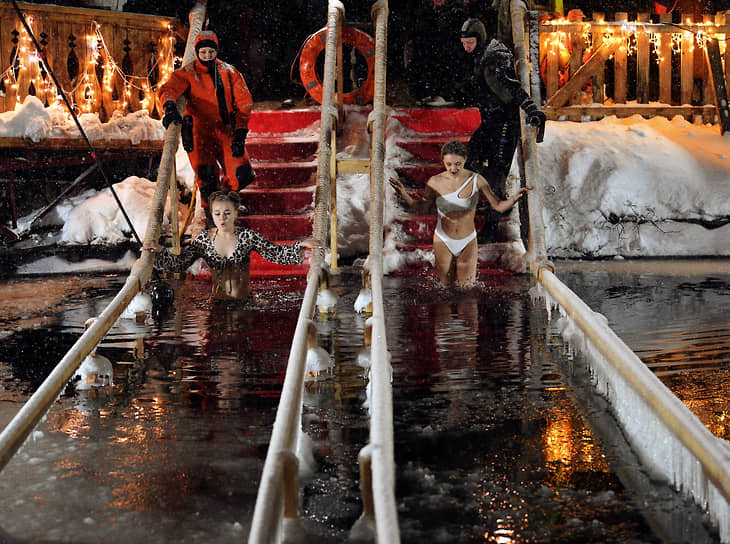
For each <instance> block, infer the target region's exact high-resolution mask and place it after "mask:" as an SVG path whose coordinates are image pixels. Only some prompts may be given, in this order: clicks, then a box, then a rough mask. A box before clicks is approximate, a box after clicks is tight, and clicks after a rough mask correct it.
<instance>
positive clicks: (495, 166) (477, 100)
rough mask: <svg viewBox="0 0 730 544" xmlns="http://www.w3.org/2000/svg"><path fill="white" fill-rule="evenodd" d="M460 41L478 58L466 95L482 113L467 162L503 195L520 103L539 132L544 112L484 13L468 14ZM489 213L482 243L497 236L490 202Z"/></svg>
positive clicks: (480, 237)
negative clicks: (485, 21) (491, 35)
mask: <svg viewBox="0 0 730 544" xmlns="http://www.w3.org/2000/svg"><path fill="white" fill-rule="evenodd" d="M461 45H462V47H463V48H464V51H466V52H467V54H469V56H470V57H471V59H472V63H473V66H472V70H471V73H470V76H469V79H468V80H467V81H466V82H465V85H464V86H463V94H464V96H463V98H462V99H463V101H464V103H470V104H473V105H476V106H477V107H479V113H480V114H481V123H480V125H479V127H478V128H477V129H476V130H475V131H474V134H472V136H471V139H470V140H469V144H468V145H467V153H468V157H467V162H466V168H467V169H469V170H472V171H474V172H478V173H480V174H481V175H482V176H484V178H486V180H487V181H488V182H489V185H490V186H491V187H492V190H493V191H494V192H495V193H496V194H497V196H498V197H499V198H501V199H504V197H505V194H504V193H505V181H506V179H507V175H508V174H509V171H510V168H511V166H512V157H513V156H514V153H515V149H516V147H517V142H518V141H519V138H520V113H519V108H522V109H523V110H524V111H525V114H526V116H527V122H528V123H529V124H530V125H532V126H534V127H537V128H538V134H542V132H543V131H544V128H545V114H544V113H543V112H541V111H540V109H539V108H538V107H537V105H536V104H535V103H534V102H533V101H532V99H531V98H530V96H529V95H528V94H527V92H525V90H524V89H523V88H522V85H520V81H519V79H518V78H517V75H516V73H515V66H514V57H513V56H512V53H511V52H510V50H509V49H508V48H507V47H506V46H505V45H504V44H503V43H502V42H500V41H497V40H496V39H488V37H487V30H486V28H485V26H484V24H483V23H482V22H481V21H480V20H479V19H476V18H470V19H467V20H466V21H465V22H464V24H463V25H462V26H461ZM485 218H486V222H485V225H484V227H483V228H482V229H481V231H480V232H479V233H478V240H479V242H480V243H485V242H493V241H496V238H497V226H498V222H499V214H497V213H496V212H493V211H492V210H491V208H489V209H488V211H487V212H486V213H485Z"/></svg>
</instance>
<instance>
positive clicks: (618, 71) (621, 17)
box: [613, 11, 629, 104]
mask: <svg viewBox="0 0 730 544" xmlns="http://www.w3.org/2000/svg"><path fill="white" fill-rule="evenodd" d="M615 19H616V22H620V23H628V21H629V14H628V13H627V12H625V11H621V12H617V13H616V15H615ZM624 39H625V38H624ZM627 94H628V52H627V49H626V45H625V43H624V44H622V45H621V46H620V47H619V48H618V50H617V51H616V54H615V55H614V57H613V100H614V102H616V103H617V104H625V103H626V96H627Z"/></svg>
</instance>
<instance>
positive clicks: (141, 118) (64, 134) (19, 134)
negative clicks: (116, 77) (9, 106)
mask: <svg viewBox="0 0 730 544" xmlns="http://www.w3.org/2000/svg"><path fill="white" fill-rule="evenodd" d="M79 123H80V124H81V126H82V128H83V129H84V131H85V132H86V135H87V136H88V137H89V139H90V140H131V142H132V144H138V143H139V142H141V141H143V140H162V139H163V138H164V137H165V129H164V128H162V123H160V121H159V120H158V119H153V118H152V117H150V115H149V113H148V112H147V110H140V111H136V112H134V113H129V114H127V115H123V114H122V113H121V112H120V111H115V112H114V114H113V116H112V118H111V119H110V120H109V121H108V122H106V123H102V122H101V121H100V120H99V116H98V115H97V114H96V113H84V114H82V115H80V116H79ZM80 137H81V134H80V133H79V129H78V127H77V126H76V123H74V121H73V119H72V118H71V116H70V114H69V113H68V110H67V109H66V107H65V106H64V105H62V104H56V105H53V106H49V107H47V108H46V107H44V106H43V103H42V102H41V101H40V100H39V99H38V98H36V97H35V96H30V95H29V96H27V97H26V99H25V101H24V102H23V103H22V104H20V105H19V106H17V107H16V108H15V110H14V111H6V112H5V113H0V138H29V139H30V140H32V141H33V142H36V143H38V142H40V141H41V140H43V139H46V138H80Z"/></svg>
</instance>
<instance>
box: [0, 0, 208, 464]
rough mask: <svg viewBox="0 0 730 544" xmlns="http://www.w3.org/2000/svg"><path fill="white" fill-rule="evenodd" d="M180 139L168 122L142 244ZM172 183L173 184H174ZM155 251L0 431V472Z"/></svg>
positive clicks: (146, 275) (201, 4)
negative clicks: (0, 431)
mask: <svg viewBox="0 0 730 544" xmlns="http://www.w3.org/2000/svg"><path fill="white" fill-rule="evenodd" d="M205 7H206V0H198V2H197V3H196V4H195V6H194V7H193V9H192V10H191V11H190V33H189V34H188V43H187V47H186V50H185V60H186V61H192V59H193V55H194V48H193V40H194V39H195V36H197V35H198V33H199V32H200V30H201V28H202V26H203V22H204V21H205ZM179 139H180V125H176V124H174V123H173V124H171V125H170V127H169V128H168V130H167V132H166V134H165V144H164V149H163V154H162V159H161V161H160V167H159V171H158V175H157V186H156V189H155V195H154V199H153V201H152V205H151V209H150V217H149V220H148V222H147V231H146V233H145V236H144V241H145V242H157V240H158V239H159V237H160V228H161V225H162V218H163V214H164V209H165V199H166V198H167V194H168V184H169V182H170V179H171V174H172V172H173V171H174V157H175V150H176V149H177V146H178V142H179ZM173 185H174V183H173ZM153 264H154V255H153V254H152V253H151V252H149V251H143V252H142V255H141V256H140V258H139V259H137V261H136V262H135V263H134V265H133V266H132V271H131V273H130V274H129V277H128V278H127V281H126V282H125V283H124V285H123V286H122V288H121V289H120V291H119V293H118V294H117V295H116V296H115V297H114V299H113V300H112V302H111V303H110V304H109V306H107V307H106V309H105V310H104V311H103V312H102V313H101V315H99V317H98V318H97V319H96V321H95V322H94V324H93V325H92V326H91V327H89V328H88V329H87V330H86V332H84V334H83V335H81V337H80V338H79V339H78V340H77V341H76V343H74V345H73V346H72V347H71V349H70V350H69V351H68V353H66V355H65V356H64V357H63V358H62V359H61V361H60V362H59V363H58V364H57V365H56V367H55V368H54V369H53V370H52V371H51V373H50V374H49V375H48V377H47V378H46V379H45V380H44V381H43V383H42V384H41V385H40V387H39V388H38V389H37V390H36V391H35V393H33V395H32V396H31V397H30V399H28V401H27V402H26V403H25V404H24V405H23V407H22V408H21V409H20V410H19V411H18V413H17V414H16V415H15V417H14V418H13V419H12V420H11V421H10V423H8V425H7V426H6V427H5V429H3V431H2V433H1V434H0V470H2V469H3V468H4V467H5V465H7V463H8V461H9V460H10V458H11V457H12V456H13V455H14V454H15V452H16V451H17V450H18V449H19V448H20V446H21V445H22V444H23V442H24V441H25V439H26V438H27V437H28V435H29V434H30V433H31V431H32V430H33V428H34V427H35V426H36V425H37V424H38V422H39V421H40V420H41V419H42V418H43V416H44V415H45V413H46V412H47V411H48V408H50V406H51V405H52V404H53V402H54V401H55V400H56V398H58V396H59V395H60V394H61V392H62V391H63V389H64V388H65V387H66V384H67V383H68V381H69V380H70V379H71V377H72V376H73V374H74V372H76V369H77V368H78V367H79V365H80V364H81V362H82V361H83V360H84V358H86V356H87V355H89V354H90V353H91V352H92V350H93V349H94V348H95V347H96V345H97V344H98V343H99V342H100V341H101V340H102V338H104V335H106V333H107V332H108V331H109V329H110V328H111V327H112V326H113V325H114V323H115V322H116V321H117V318H118V317H119V316H120V315H121V314H122V312H123V311H124V309H125V308H126V307H127V306H128V305H129V303H130V302H131V301H132V299H133V298H134V296H135V295H136V294H137V293H138V292H139V291H140V290H141V289H142V287H144V285H145V284H146V283H147V281H148V280H149V279H150V276H151V275H152V266H153Z"/></svg>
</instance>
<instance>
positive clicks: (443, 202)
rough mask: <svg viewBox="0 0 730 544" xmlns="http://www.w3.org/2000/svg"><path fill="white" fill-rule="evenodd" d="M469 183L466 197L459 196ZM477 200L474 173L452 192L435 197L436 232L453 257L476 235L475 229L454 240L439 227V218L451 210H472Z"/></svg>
mask: <svg viewBox="0 0 730 544" xmlns="http://www.w3.org/2000/svg"><path fill="white" fill-rule="evenodd" d="M469 183H471V184H472V190H471V193H470V194H469V196H467V197H466V198H462V197H460V196H459V193H460V192H461V191H462V190H463V189H464V188H465V187H467V186H468V185H469ZM478 202H479V190H478V186H477V174H476V173H474V174H472V175H471V176H469V178H467V180H466V181H465V182H464V184H463V185H462V186H461V187H459V188H458V189H457V190H456V191H454V192H453V193H448V194H445V195H443V196H439V197H437V198H436V211H437V212H438V216H439V218H438V222H437V223H436V234H437V235H438V237H439V238H441V240H442V241H443V242H444V244H446V247H447V248H449V251H450V252H451V254H452V255H453V256H454V257H458V256H459V255H461V252H462V251H464V248H465V247H466V246H467V245H469V242H471V241H472V240H473V239H474V238H476V237H477V231H476V230H473V231H472V232H471V233H470V234H468V235H467V236H466V237H464V238H460V239H458V240H455V239H454V238H451V237H450V236H448V235H447V234H445V233H444V231H443V229H442V228H441V218H442V217H443V216H444V215H446V214H449V213H452V212H465V211H468V210H474V209H476V207H477V203H478Z"/></svg>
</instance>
